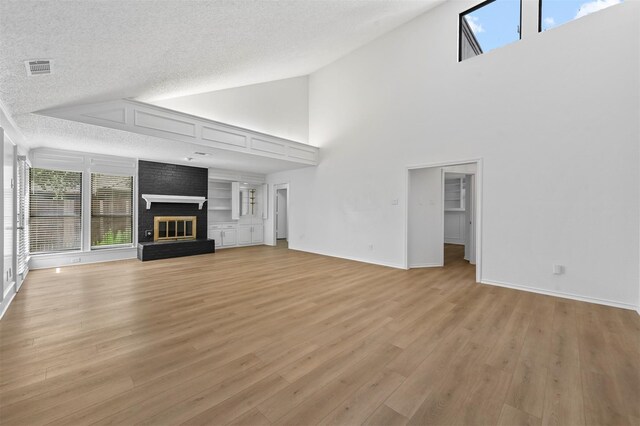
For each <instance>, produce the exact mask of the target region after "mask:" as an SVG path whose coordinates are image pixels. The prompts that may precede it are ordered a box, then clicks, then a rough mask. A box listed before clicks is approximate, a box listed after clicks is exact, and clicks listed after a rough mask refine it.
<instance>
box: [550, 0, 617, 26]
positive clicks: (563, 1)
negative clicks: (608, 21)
mask: <svg viewBox="0 0 640 426" xmlns="http://www.w3.org/2000/svg"><path fill="white" fill-rule="evenodd" d="M622 2H623V0H591V1H590V0H540V21H539V23H538V30H539V31H546V30H550V29H551V28H554V27H557V26H558V25H562V24H565V23H567V22H570V21H573V20H575V19H578V18H582V17H583V16H587V15H590V14H592V13H593V12H598V11H600V10H602V9H606V8H608V7H611V6H615V5H616V4H620V3H622Z"/></svg>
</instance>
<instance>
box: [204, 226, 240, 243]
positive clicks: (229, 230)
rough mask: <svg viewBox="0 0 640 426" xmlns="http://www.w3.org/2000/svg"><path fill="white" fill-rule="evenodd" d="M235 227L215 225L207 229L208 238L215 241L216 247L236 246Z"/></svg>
mask: <svg viewBox="0 0 640 426" xmlns="http://www.w3.org/2000/svg"><path fill="white" fill-rule="evenodd" d="M237 232H238V231H237V229H236V227H235V225H216V226H210V227H209V238H211V239H213V240H215V242H216V247H231V246H235V245H237V244H238V238H237Z"/></svg>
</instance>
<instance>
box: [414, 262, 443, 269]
mask: <svg viewBox="0 0 640 426" xmlns="http://www.w3.org/2000/svg"><path fill="white" fill-rule="evenodd" d="M443 267H444V265H442V264H440V263H415V264H413V265H409V268H408V269H412V268H443Z"/></svg>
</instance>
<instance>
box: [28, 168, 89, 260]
mask: <svg viewBox="0 0 640 426" xmlns="http://www.w3.org/2000/svg"><path fill="white" fill-rule="evenodd" d="M81 240H82V173H81V172H66V171H60V170H48V169H39V168H31V169H30V171H29V247H30V252H31V253H32V254H35V253H51V252H59V251H67V250H80V249H81Z"/></svg>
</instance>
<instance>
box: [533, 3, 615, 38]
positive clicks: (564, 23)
mask: <svg viewBox="0 0 640 426" xmlns="http://www.w3.org/2000/svg"><path fill="white" fill-rule="evenodd" d="M520 1H522V0H520ZM543 1H544V0H538V34H541V33H543V32H545V31H549V30H553V29H555V28H557V27H561V26H563V25H566V24H568V23H570V22H573V21H575V20H576V19H580V18H574V19H571V20H569V21H565V22H563V23H561V24H557V25H555V26H553V27H551V28H547V29H546V30H544V31H543V30H542V2H543ZM624 3H625V0H622V1H621V2H620V3H619V4H613V5H610V6H608V7H605V8H604V9H600V10H597V11H595V12H591V13H589V15H591V14H594V13H598V12H602V11H603V10H606V9H609V8H610V7H614V6H619V5H620V4H624ZM582 18H584V16H582Z"/></svg>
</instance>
